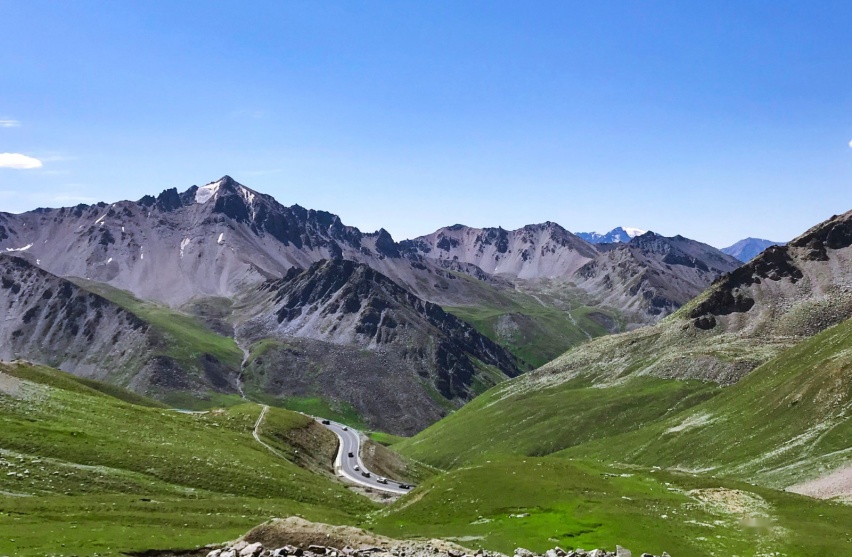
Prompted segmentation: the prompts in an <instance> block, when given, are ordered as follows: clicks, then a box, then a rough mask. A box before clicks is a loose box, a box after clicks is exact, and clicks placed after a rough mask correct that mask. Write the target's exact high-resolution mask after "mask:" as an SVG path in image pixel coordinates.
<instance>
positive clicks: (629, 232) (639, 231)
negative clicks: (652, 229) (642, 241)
mask: <svg viewBox="0 0 852 557" xmlns="http://www.w3.org/2000/svg"><path fill="white" fill-rule="evenodd" d="M621 229H622V230H624V231H625V232H627V235H628V236H630V237H631V238H635V237H636V236H641V235H642V234H645V233H646V232H648V231H647V230H642V229H641V228H631V227H629V226H622V227H621Z"/></svg>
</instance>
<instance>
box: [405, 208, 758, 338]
mask: <svg viewBox="0 0 852 557" xmlns="http://www.w3.org/2000/svg"><path fill="white" fill-rule="evenodd" d="M616 230H618V229H616ZM631 230H633V229H631ZM637 232H639V231H637ZM626 234H627V233H626V232H625V235H626ZM627 239H628V240H629V241H628V242H624V243H600V244H595V245H592V244H590V243H588V242H586V241H584V240H582V239H581V238H579V237H577V236H576V235H574V234H572V233H570V232H568V231H567V230H565V229H564V228H562V227H561V226H559V225H558V224H556V223H551V222H547V223H544V224H538V225H529V226H525V227H523V228H520V229H518V230H512V231H507V230H504V229H502V228H485V229H479V228H470V227H466V226H462V225H454V226H451V227H447V228H442V229H440V230H438V231H436V232H434V233H432V234H430V235H428V236H422V237H419V238H416V239H414V240H409V241H404V242H401V246H402V247H403V249H404V251H405V252H406V253H409V254H411V253H413V254H417V255H420V256H422V257H423V258H425V259H427V260H432V261H438V262H441V263H443V264H445V265H446V264H447V263H448V262H453V263H456V264H458V263H461V264H467V265H475V266H476V268H478V269H481V270H483V271H485V272H486V273H489V274H495V275H499V276H502V277H504V278H506V279H508V280H512V281H514V283H515V285H516V287H521V286H523V288H524V289H525V290H527V291H530V292H532V293H533V294H540V293H548V294H549V293H552V291H553V288H552V286H553V283H554V281H556V283H557V284H558V283H562V284H564V285H568V286H573V287H576V288H578V289H579V290H580V291H582V292H583V293H584V294H585V295H586V299H587V303H590V304H592V305H599V306H603V307H607V308H612V309H614V310H616V311H618V312H620V313H622V314H623V316H624V318H625V319H626V321H627V322H628V323H633V324H646V323H649V322H654V321H656V320H658V319H660V318H661V317H664V316H666V315H668V314H669V313H671V312H672V311H674V310H676V309H677V308H679V307H680V306H681V305H683V304H684V303H686V302H687V301H688V300H690V299H691V298H693V297H694V296H696V295H697V294H699V293H700V292H701V291H702V290H704V289H705V288H707V286H709V285H710V283H711V282H712V281H713V280H714V279H715V278H717V277H718V276H719V275H721V274H723V273H725V272H728V271H731V270H733V269H736V268H737V267H738V266H739V265H740V264H741V263H740V262H739V261H738V260H737V259H735V258H733V257H730V256H728V255H725V254H724V253H722V252H720V251H719V250H717V249H716V248H713V247H711V246H708V245H706V244H702V243H700V242H696V241H694V240H689V239H688V238H684V237H682V236H675V237H673V238H666V237H664V236H660V235H658V234H654V233H653V232H648V233H644V234H642V235H637V236H635V237H633V238H632V239H631V238H630V237H629V236H628V237H627Z"/></svg>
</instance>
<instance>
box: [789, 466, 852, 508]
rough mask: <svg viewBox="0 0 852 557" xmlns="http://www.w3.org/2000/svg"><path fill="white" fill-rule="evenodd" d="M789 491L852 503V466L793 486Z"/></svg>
mask: <svg viewBox="0 0 852 557" xmlns="http://www.w3.org/2000/svg"><path fill="white" fill-rule="evenodd" d="M787 491H791V492H793V493H799V494H800V495H807V496H808V497H815V498H817V499H834V498H839V499H842V500H845V501H848V502H852V466H846V467H844V468H840V469H838V470H835V471H834V472H832V473H831V474H828V475H827V476H823V477H821V478H817V479H815V480H811V481H809V482H803V483H800V484H796V485H792V486H790V487H788V488H787Z"/></svg>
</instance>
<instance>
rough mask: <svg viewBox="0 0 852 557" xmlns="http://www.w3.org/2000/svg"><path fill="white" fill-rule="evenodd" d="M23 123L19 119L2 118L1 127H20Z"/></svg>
mask: <svg viewBox="0 0 852 557" xmlns="http://www.w3.org/2000/svg"><path fill="white" fill-rule="evenodd" d="M20 126H21V123H20V122H19V121H17V120H0V128H18V127H20Z"/></svg>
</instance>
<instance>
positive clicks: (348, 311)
mask: <svg viewBox="0 0 852 557" xmlns="http://www.w3.org/2000/svg"><path fill="white" fill-rule="evenodd" d="M260 292H261V294H262V296H261V297H260V298H258V300H257V302H256V309H255V310H253V312H252V314H253V317H252V318H250V319H249V320H248V321H247V322H246V323H245V324H244V325H243V326H242V327H241V329H240V335H241V338H243V339H244V342H245V343H247V344H249V343H253V342H258V341H261V340H263V339H276V340H277V341H279V342H280V343H284V344H286V345H287V348H283V347H281V346H279V345H275V346H273V347H272V348H271V349H270V351H268V352H267V353H266V354H265V355H264V356H263V357H262V358H261V359H260V360H259V361H256V360H252V361H251V362H249V366H248V368H247V380H248V381H249V382H251V381H253V380H258V381H260V380H261V378H262V384H259V385H258V388H261V389H263V390H264V391H265V392H272V393H273V394H278V395H281V396H284V395H285V394H286V395H290V396H309V395H311V394H313V395H316V394H320V395H323V396H325V397H327V398H330V399H333V400H340V401H346V402H347V403H349V404H351V405H352V406H354V407H355V409H356V410H357V411H358V412H359V414H361V415H362V416H364V417H365V418H367V419H368V420H369V421H370V423H371V425H373V426H375V427H379V428H383V429H384V430H386V431H393V432H397V433H413V432H416V431H418V430H419V429H422V428H423V427H425V426H427V425H429V424H430V423H432V422H433V421H434V420H435V419H437V418H439V417H440V416H442V415H444V414H445V413H446V411H447V406H449V407H457V406H459V405H461V404H463V403H464V402H466V401H468V400H470V399H471V398H472V397H473V396H475V395H476V393H477V391H476V389H475V385H483V384H489V382H491V384H493V373H494V372H496V374H497V375H499V376H502V377H514V376H516V375H518V374H519V373H520V369H519V363H518V361H517V360H516V359H515V357H514V356H512V355H511V353H509V352H508V351H507V350H505V349H504V348H502V347H501V346H500V345H498V344H496V343H495V342H493V341H492V340H490V339H489V338H487V337H485V336H484V335H482V334H480V333H479V332H477V331H476V330H475V329H474V328H473V327H471V326H470V325H468V324H467V323H466V322H464V321H462V320H460V319H458V318H457V317H455V316H453V315H451V314H449V313H447V312H445V311H444V310H443V309H442V308H441V307H440V306H438V305H436V304H433V303H430V302H427V301H424V300H422V299H420V298H418V297H417V296H415V295H414V294H412V293H411V292H409V291H408V290H406V289H405V288H403V287H401V286H400V285H398V284H397V283H395V282H394V281H392V280H391V279H389V278H388V277H386V276H384V275H383V274H381V273H379V272H378V271H375V270H374V269H372V268H370V267H368V266H366V265H363V264H360V263H355V262H353V261H345V260H343V261H341V260H329V261H321V262H318V263H315V264H314V265H312V266H311V267H310V268H308V269H306V270H297V269H293V270H291V271H289V272H288V273H287V274H286V275H285V276H284V277H283V278H282V279H279V280H276V281H270V282H268V283H266V284H265V285H263V286H262V287H261V289H260ZM311 362H312V364H311ZM311 368H313V370H312V371H311V372H310V373H309V374H306V373H305V371H304V370H305V369H311ZM489 369H490V370H491V371H487V370H489ZM489 375H490V376H491V377H492V378H491V379H489V378H488V377H489ZM480 388H481V387H480ZM310 389H313V390H314V392H313V393H311V392H310ZM436 397H440V399H436ZM441 399H443V402H442V400H441Z"/></svg>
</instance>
